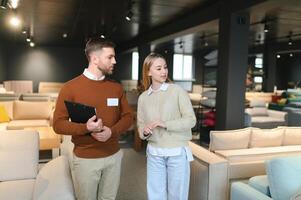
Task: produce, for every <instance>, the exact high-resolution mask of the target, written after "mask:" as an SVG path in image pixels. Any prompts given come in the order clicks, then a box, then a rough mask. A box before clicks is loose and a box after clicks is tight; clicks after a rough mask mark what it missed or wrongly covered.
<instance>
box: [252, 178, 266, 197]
mask: <svg viewBox="0 0 301 200" xmlns="http://www.w3.org/2000/svg"><path fill="white" fill-rule="evenodd" d="M249 185H250V186H252V187H253V188H255V189H256V190H258V191H260V192H262V193H263V194H265V195H267V196H271V193H270V188H269V181H268V177H267V176H266V175H262V176H253V177H252V178H250V179H249Z"/></svg>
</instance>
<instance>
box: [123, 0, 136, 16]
mask: <svg viewBox="0 0 301 200" xmlns="http://www.w3.org/2000/svg"><path fill="white" fill-rule="evenodd" d="M134 3H135V2H134V1H131V0H129V2H128V7H127V14H126V16H125V19H126V20H127V21H131V20H132V17H133V15H134V13H133V11H132V10H133V4H134Z"/></svg>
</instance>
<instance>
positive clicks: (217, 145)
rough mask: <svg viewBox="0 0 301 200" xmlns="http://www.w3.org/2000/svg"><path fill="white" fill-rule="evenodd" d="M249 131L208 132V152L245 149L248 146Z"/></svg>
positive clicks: (247, 129) (246, 129)
mask: <svg viewBox="0 0 301 200" xmlns="http://www.w3.org/2000/svg"><path fill="white" fill-rule="evenodd" d="M250 135H251V129H250V128H245V129H238V130H227V131H210V141H211V142H210V147H209V148H210V150H211V151H216V150H229V149H246V148H248V145H249V139H250Z"/></svg>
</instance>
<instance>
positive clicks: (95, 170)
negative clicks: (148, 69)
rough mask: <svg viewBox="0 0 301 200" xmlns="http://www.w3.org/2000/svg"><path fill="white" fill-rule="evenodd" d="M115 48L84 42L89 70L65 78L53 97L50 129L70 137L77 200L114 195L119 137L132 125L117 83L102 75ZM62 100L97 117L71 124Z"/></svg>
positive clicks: (111, 65)
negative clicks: (89, 108) (92, 110)
mask: <svg viewBox="0 0 301 200" xmlns="http://www.w3.org/2000/svg"><path fill="white" fill-rule="evenodd" d="M114 46H115V45H114V44H113V43H112V42H109V41H106V40H103V39H100V38H99V39H91V40H90V41H88V42H87V44H86V48H85V53H86V56H87V59H88V61H89V66H88V68H86V69H85V70H84V72H83V74H81V75H79V76H78V77H76V78H74V79H72V80H70V81H68V82H67V83H66V84H65V85H64V86H63V88H62V89H61V91H60V94H59V97H58V99H57V104H56V109H55V112H54V119H53V128H54V130H55V132H56V133H58V134H64V135H72V142H73V143H74V149H73V161H72V162H73V163H72V165H73V166H72V170H73V173H74V179H75V180H74V185H75V193H76V196H77V199H78V200H96V199H98V200H111V199H115V198H116V194H117V191H118V187H119V180H120V170H121V160H122V155H123V153H122V151H121V150H120V147H119V144H118V138H119V135H120V134H121V133H123V132H125V131H126V130H127V129H128V128H129V127H130V126H131V124H132V123H133V113H132V110H131V108H130V106H129V105H128V102H127V100H126V97H125V94H124V92H123V89H122V87H121V85H120V84H118V83H116V82H114V81H112V80H108V79H106V76H107V75H109V74H112V72H113V69H114V65H115V64H116V60H115V51H114ZM65 100H68V101H72V102H76V103H82V104H85V105H89V106H93V107H95V108H96V115H97V116H93V117H92V118H90V119H89V120H88V121H87V122H86V123H74V122H70V121H69V115H68V111H67V109H66V107H65V104H64V101H65Z"/></svg>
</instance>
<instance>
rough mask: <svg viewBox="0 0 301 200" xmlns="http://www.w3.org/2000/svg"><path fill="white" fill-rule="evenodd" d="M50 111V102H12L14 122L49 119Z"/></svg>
mask: <svg viewBox="0 0 301 200" xmlns="http://www.w3.org/2000/svg"><path fill="white" fill-rule="evenodd" d="M51 110H52V104H51V102H28V101H14V120H18V119H49V118H50V114H51Z"/></svg>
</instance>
